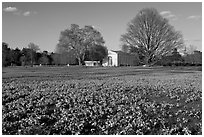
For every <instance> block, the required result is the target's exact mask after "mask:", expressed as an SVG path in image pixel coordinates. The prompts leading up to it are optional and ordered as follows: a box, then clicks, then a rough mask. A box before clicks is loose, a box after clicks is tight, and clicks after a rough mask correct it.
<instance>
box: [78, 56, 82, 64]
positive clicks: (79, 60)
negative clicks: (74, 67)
mask: <svg viewBox="0 0 204 137" xmlns="http://www.w3.org/2000/svg"><path fill="white" fill-rule="evenodd" d="M77 59H78V63H79V66H81V65H82V63H81V58H80V57H79V58H77Z"/></svg>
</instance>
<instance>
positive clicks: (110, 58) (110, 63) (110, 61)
mask: <svg viewBox="0 0 204 137" xmlns="http://www.w3.org/2000/svg"><path fill="white" fill-rule="evenodd" d="M112 65H113V61H112V57H110V56H109V57H108V66H112Z"/></svg>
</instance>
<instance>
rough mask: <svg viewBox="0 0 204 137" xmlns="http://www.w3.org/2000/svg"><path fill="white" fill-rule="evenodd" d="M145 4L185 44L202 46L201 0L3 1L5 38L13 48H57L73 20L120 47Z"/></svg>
mask: <svg viewBox="0 0 204 137" xmlns="http://www.w3.org/2000/svg"><path fill="white" fill-rule="evenodd" d="M143 8H155V9H157V10H158V12H159V13H160V14H161V15H162V16H164V17H165V18H167V19H169V24H170V25H172V26H174V28H175V30H177V31H180V32H181V33H182V35H183V38H184V41H185V45H186V46H187V47H188V46H189V45H193V46H194V47H195V48H196V49H197V50H200V51H201V50H202V3H201V2H171V3H170V2H163V3H162V2H152V3H150V2H144V3H142V2H122V3H121V2H111V3H110V2H102V3H100V2H95V3H91V2H77V3H73V2H38V3H34V2H16V3H13V2H8V3H7V2H2V41H3V42H6V43H8V44H9V47H10V48H16V47H18V48H20V49H22V48H23V47H28V44H29V43H30V42H33V43H35V44H37V45H39V47H40V49H41V51H44V50H47V51H49V52H54V51H55V48H56V45H57V43H58V40H59V36H60V32H61V31H63V30H65V29H67V28H70V25H71V24H78V25H79V26H80V27H84V26H85V25H92V26H94V27H95V28H96V29H97V30H98V31H100V32H101V34H102V36H103V38H104V40H105V45H106V47H107V48H108V49H109V50H120V49H121V46H120V45H121V44H122V43H121V41H120V37H121V35H122V34H124V33H126V32H127V31H126V30H127V24H128V23H129V22H130V21H131V20H132V19H133V18H134V17H135V16H136V15H137V14H138V12H139V11H140V10H142V9H143Z"/></svg>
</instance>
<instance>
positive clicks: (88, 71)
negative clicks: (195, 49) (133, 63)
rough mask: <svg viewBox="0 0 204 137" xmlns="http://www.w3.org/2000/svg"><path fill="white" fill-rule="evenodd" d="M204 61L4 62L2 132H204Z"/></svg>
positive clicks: (101, 133)
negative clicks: (86, 64)
mask: <svg viewBox="0 0 204 137" xmlns="http://www.w3.org/2000/svg"><path fill="white" fill-rule="evenodd" d="M201 91H202V71H201V67H79V66H69V67H67V66H66V67H65V66H64V67H7V68H2V105H3V107H2V133H3V134H43V135H47V134H57V135H59V134H97V135H99V134H100V135H103V134H108V135H110V134H163V135H164V134H202V129H201V128H202V92H201Z"/></svg>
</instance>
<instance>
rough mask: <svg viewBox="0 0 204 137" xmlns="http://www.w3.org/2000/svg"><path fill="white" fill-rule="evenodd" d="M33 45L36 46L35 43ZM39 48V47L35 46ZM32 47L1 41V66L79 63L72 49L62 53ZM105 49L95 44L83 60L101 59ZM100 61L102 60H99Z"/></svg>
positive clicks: (104, 54) (105, 54) (105, 53)
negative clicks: (11, 45) (13, 46)
mask: <svg viewBox="0 0 204 137" xmlns="http://www.w3.org/2000/svg"><path fill="white" fill-rule="evenodd" d="M29 45H34V44H33V43H31V44H29ZM33 47H37V46H36V45H35V46H33ZM37 48H38V50H39V47H37ZM38 50H33V48H30V47H28V48H23V49H22V50H20V49H19V48H15V49H12V48H10V47H9V45H8V44H7V43H5V42H2V66H3V67H6V66H33V65H67V64H69V65H79V61H78V59H77V57H76V56H75V53H74V51H73V50H71V51H69V52H63V53H54V52H51V53H48V51H43V52H38ZM106 50H107V49H106V48H104V47H103V46H96V47H95V48H93V49H91V50H87V51H86V54H85V59H84V60H85V61H89V60H90V61H96V60H99V61H102V58H104V56H107V51H106ZM101 63H102V62H101Z"/></svg>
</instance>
